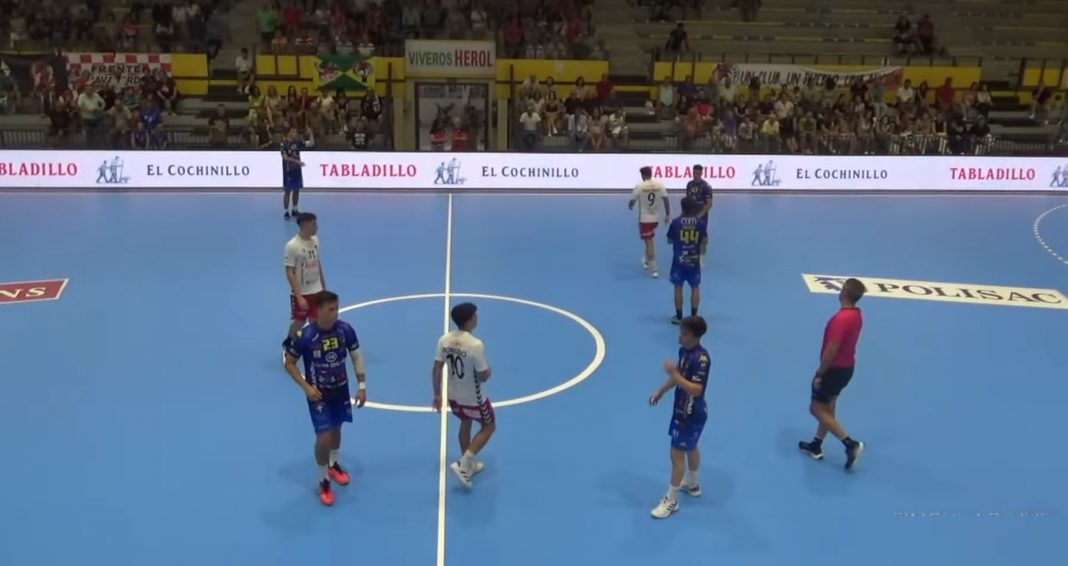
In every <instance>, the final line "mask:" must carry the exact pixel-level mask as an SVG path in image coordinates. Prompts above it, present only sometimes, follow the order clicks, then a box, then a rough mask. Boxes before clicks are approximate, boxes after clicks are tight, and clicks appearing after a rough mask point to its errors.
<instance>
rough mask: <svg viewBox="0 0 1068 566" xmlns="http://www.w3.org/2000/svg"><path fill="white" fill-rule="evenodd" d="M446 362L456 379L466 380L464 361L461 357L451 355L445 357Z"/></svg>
mask: <svg viewBox="0 0 1068 566" xmlns="http://www.w3.org/2000/svg"><path fill="white" fill-rule="evenodd" d="M445 361H447V362H448V363H449V371H451V372H452V374H453V375H455V376H456V379H463V378H464V361H463V359H462V358H460V356H454V355H452V354H449V355H448V356H445Z"/></svg>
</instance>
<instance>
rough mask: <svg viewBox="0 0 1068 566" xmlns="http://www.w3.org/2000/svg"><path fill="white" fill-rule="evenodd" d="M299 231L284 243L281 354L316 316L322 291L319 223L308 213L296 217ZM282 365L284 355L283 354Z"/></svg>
mask: <svg viewBox="0 0 1068 566" xmlns="http://www.w3.org/2000/svg"><path fill="white" fill-rule="evenodd" d="M296 218H297V226H298V227H299V232H298V233H297V235H296V236H294V237H293V239H292V240H289V242H287V243H286V259H285V264H286V280H287V281H288V282H289V292H290V296H289V309H290V313H291V315H292V317H291V319H290V323H289V334H288V335H287V336H286V339H285V340H284V341H283V342H282V351H283V352H285V351H286V349H287V348H288V347H289V345H290V343H291V342H292V340H293V338H294V337H295V336H296V335H297V331H298V330H300V329H301V327H302V326H304V323H305V322H307V321H309V320H312V321H314V320H315V319H316V318H318V316H319V309H318V307H316V304H317V301H316V297H317V295H318V294H319V293H321V292H323V290H324V289H326V279H325V278H324V277H323V264H322V262H321V260H320V257H319V236H317V235H316V234H317V233H318V232H319V222H318V220H317V219H316V218H315V215H314V214H312V213H310V212H301V213H299V214H297V217H296ZM282 357H283V363H284V358H285V355H284V354H283V356H282Z"/></svg>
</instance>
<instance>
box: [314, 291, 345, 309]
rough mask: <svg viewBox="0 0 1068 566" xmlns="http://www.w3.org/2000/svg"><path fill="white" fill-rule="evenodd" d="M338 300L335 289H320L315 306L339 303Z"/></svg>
mask: <svg viewBox="0 0 1068 566" xmlns="http://www.w3.org/2000/svg"><path fill="white" fill-rule="evenodd" d="M338 300H339V299H338V296H337V293H334V292H333V291H320V292H319V294H318V295H316V296H315V306H317V307H325V306H326V305H332V304H334V303H337V302H338Z"/></svg>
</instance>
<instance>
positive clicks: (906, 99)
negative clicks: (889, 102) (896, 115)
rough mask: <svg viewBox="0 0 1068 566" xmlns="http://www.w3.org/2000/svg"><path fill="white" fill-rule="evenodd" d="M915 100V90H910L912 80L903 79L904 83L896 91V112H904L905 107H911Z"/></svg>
mask: <svg viewBox="0 0 1068 566" xmlns="http://www.w3.org/2000/svg"><path fill="white" fill-rule="evenodd" d="M915 100H916V89H914V88H912V80H911V79H905V83H904V84H902V85H901V86H900V87H898V89H897V104H896V108H897V110H898V112H902V111H905V110H906V108H907V107H909V106H912V104H913V103H914V102H915Z"/></svg>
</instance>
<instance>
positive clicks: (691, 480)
mask: <svg viewBox="0 0 1068 566" xmlns="http://www.w3.org/2000/svg"><path fill="white" fill-rule="evenodd" d="M682 485H685V486H689V487H694V486H696V485H697V472H695V471H690V470H686V477H684V478H682Z"/></svg>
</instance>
